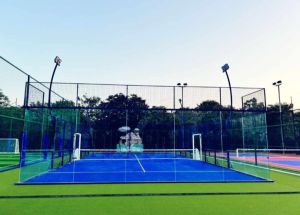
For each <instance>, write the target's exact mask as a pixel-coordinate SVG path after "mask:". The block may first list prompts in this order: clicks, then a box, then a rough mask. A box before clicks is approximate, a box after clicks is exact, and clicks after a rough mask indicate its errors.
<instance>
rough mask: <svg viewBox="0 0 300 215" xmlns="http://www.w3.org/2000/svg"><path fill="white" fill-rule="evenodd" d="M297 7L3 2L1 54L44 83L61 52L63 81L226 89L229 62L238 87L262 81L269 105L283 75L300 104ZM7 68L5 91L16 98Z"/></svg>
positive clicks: (285, 88) (234, 1)
mask: <svg viewBox="0 0 300 215" xmlns="http://www.w3.org/2000/svg"><path fill="white" fill-rule="evenodd" d="M299 11H300V1H298V0H294V1H292V0H272V1H269V0H241V1H239V0H214V1H212V0H206V1H201V0H195V1H193V0H185V1H183V0H181V1H179V0H173V1H165V0H152V1H151V0H148V1H146V0H144V1H142V0H139V1H133V0H131V1H128V0H122V1H121V0H120V1H117V0H111V1H66V0H60V1H47V0H43V1H21V0H20V1H9V0H3V1H1V7H0V24H1V31H0V55H1V56H3V57H5V58H7V59H9V60H11V61H12V62H14V63H15V64H17V65H18V66H20V67H21V68H22V69H24V70H25V71H26V72H29V73H30V74H32V75H33V76H34V77H36V78H38V79H39V80H44V81H48V80H50V77H51V72H52V69H53V66H54V64H53V58H54V57H55V56H56V55H58V56H60V57H61V58H62V60H63V62H62V66H61V67H60V68H59V70H58V72H57V75H56V77H55V80H56V81H67V82H100V83H130V84H166V85H173V84H176V83H177V82H178V81H181V82H187V83H188V84H189V85H216V86H227V80H226V77H225V76H224V74H222V73H221V69H220V67H221V66H222V65H223V64H224V63H229V65H230V67H231V68H230V70H229V72H230V76H231V81H232V85H233V86H249V87H265V88H266V90H267V101H268V103H269V104H270V103H274V102H277V91H276V88H274V87H273V86H272V82H273V81H276V80H279V79H280V80H282V81H283V85H282V100H283V101H284V102H290V97H291V96H292V97H293V101H294V103H295V105H296V107H298V108H300V93H299V92H300V86H299V84H298V82H299V79H300V13H299ZM6 68H7V67H6V66H3V63H0V69H1V70H0V73H2V77H1V79H0V88H3V90H4V91H6V92H7V94H9V95H10V97H12V98H14V97H18V98H20V97H21V96H22V94H23V83H22V81H23V80H22V81H21V79H22V78H19V77H17V76H18V75H17V74H14V73H13V72H12V71H10V70H9V69H6ZM8 71H9V72H8ZM19 79H20V80H19ZM16 80H18V81H20V84H13V83H16ZM19 100H20V99H19Z"/></svg>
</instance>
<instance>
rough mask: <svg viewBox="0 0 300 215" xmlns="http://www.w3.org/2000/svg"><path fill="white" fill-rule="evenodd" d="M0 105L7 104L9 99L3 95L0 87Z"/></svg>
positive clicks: (4, 105)
mask: <svg viewBox="0 0 300 215" xmlns="http://www.w3.org/2000/svg"><path fill="white" fill-rule="evenodd" d="M0 106H1V107H7V106H9V99H8V97H7V96H6V95H4V93H3V92H2V90H1V89H0Z"/></svg>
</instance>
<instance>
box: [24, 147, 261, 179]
mask: <svg viewBox="0 0 300 215" xmlns="http://www.w3.org/2000/svg"><path fill="white" fill-rule="evenodd" d="M224 181H226V182H255V181H266V180H265V179H262V178H259V177H255V176H252V175H249V174H245V173H242V172H238V171H235V170H233V169H230V168H225V167H221V166H217V165H214V164H211V163H208V162H204V161H200V160H195V159H193V158H190V157H186V156H183V155H180V154H173V153H146V152H143V153H140V152H139V153H91V154H88V155H86V156H84V157H82V158H81V159H80V160H74V161H72V162H70V163H67V164H65V165H63V166H61V167H59V168H54V169H51V170H50V171H47V172H44V173H42V174H39V175H38V176H35V177H33V178H30V179H29V180H27V181H26V182H25V183H29V184H32V183H42V184H45V183H144V182H224Z"/></svg>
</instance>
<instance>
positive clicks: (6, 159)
mask: <svg viewBox="0 0 300 215" xmlns="http://www.w3.org/2000/svg"><path fill="white" fill-rule="evenodd" d="M18 164H19V155H18V154H10V153H2V154H0V171H1V170H6V169H8V168H11V167H13V166H16V165H18Z"/></svg>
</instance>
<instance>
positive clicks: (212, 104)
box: [196, 100, 223, 111]
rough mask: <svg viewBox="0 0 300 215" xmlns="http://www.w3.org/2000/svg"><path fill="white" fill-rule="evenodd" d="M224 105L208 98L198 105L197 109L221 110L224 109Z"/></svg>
mask: <svg viewBox="0 0 300 215" xmlns="http://www.w3.org/2000/svg"><path fill="white" fill-rule="evenodd" d="M222 107H223V106H222V105H220V104H219V103H218V102H216V101H214V100H206V101H204V102H202V103H201V104H199V105H197V107H196V109H198V110H205V111H212V110H220V109H222Z"/></svg>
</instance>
